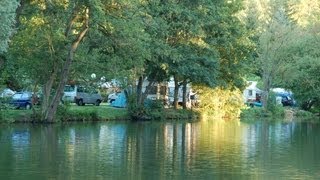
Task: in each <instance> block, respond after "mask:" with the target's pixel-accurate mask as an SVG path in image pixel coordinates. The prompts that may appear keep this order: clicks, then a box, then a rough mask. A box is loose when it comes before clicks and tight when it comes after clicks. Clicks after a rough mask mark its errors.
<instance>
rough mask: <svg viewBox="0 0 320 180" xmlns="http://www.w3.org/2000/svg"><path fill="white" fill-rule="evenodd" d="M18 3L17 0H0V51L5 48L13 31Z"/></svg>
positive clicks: (3, 50)
mask: <svg viewBox="0 0 320 180" xmlns="http://www.w3.org/2000/svg"><path fill="white" fill-rule="evenodd" d="M18 5H19V3H18V1H17V0H1V1H0V22H1V23H0V53H2V52H5V51H6V50H7V48H8V42H9V39H10V37H11V36H12V34H13V33H14V23H15V18H16V9H17V8H18Z"/></svg>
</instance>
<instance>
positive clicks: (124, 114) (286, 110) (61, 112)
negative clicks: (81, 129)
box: [0, 104, 319, 124]
mask: <svg viewBox="0 0 320 180" xmlns="http://www.w3.org/2000/svg"><path fill="white" fill-rule="evenodd" d="M37 111H38V109H37V108H35V109H32V110H19V109H1V111H0V124H3V123H34V124H37V123H39V124H41V123H46V122H43V121H39V117H38V115H37ZM200 117H201V115H200V113H199V112H198V111H197V110H192V109H191V110H184V109H177V110H175V109H171V108H160V109H150V111H149V113H148V115H147V116H141V117H137V118H136V119H135V118H132V116H130V115H129V112H128V109H127V108H114V107H111V106H109V105H107V104H102V105H101V106H99V107H96V106H90V105H87V106H84V107H83V106H76V105H67V106H60V107H59V109H58V116H57V122H60V123H63V122H104V121H155V120H158V121H159V120H187V121H190V120H192V121H194V120H199V119H200ZM316 117H319V114H315V113H311V112H308V111H303V110H300V109H299V108H292V107H277V108H276V109H274V111H273V112H271V111H269V112H265V111H264V109H263V108H257V107H255V108H246V109H243V110H242V113H241V115H240V120H241V121H255V120H257V119H259V118H270V119H284V120H292V119H295V118H299V119H302V120H309V119H310V120H311V119H314V118H316Z"/></svg>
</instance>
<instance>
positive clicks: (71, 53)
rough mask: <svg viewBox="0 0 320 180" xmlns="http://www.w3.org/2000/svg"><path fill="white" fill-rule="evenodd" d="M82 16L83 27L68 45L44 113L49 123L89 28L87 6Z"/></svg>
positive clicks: (53, 116) (51, 120) (52, 118)
mask: <svg viewBox="0 0 320 180" xmlns="http://www.w3.org/2000/svg"><path fill="white" fill-rule="evenodd" d="M84 17H85V18H84V23H83V29H82V30H81V32H80V33H79V34H78V36H77V38H76V39H75V40H74V41H73V42H72V44H71V46H70V49H69V52H68V57H67V59H66V61H65V63H64V65H63V69H62V72H61V76H60V82H59V84H58V88H57V90H56V93H55V95H54V97H53V99H52V101H51V103H50V106H49V107H48V111H47V112H46V115H45V120H46V121H47V122H49V123H52V122H54V119H55V116H56V112H57V108H58V105H59V103H60V101H61V98H62V96H63V93H64V86H65V85H66V83H67V80H68V76H69V71H70V68H71V64H72V61H73V58H74V54H75V51H76V50H77V48H78V46H79V44H80V42H81V41H82V39H83V38H84V36H85V35H86V33H87V31H88V29H89V23H88V21H89V9H88V8H87V9H86V11H85V16H84ZM74 19H75V18H72V19H71V21H74ZM72 25H73V23H69V27H67V29H70V26H72ZM66 36H68V34H66Z"/></svg>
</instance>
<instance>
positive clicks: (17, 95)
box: [12, 93, 22, 99]
mask: <svg viewBox="0 0 320 180" xmlns="http://www.w3.org/2000/svg"><path fill="white" fill-rule="evenodd" d="M21 95H22V93H16V94H14V95H13V96H12V99H20V98H21Z"/></svg>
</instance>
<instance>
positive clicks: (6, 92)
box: [0, 88, 15, 98]
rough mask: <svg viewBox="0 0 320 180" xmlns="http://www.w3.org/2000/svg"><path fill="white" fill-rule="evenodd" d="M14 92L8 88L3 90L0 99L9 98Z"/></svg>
mask: <svg viewBox="0 0 320 180" xmlns="http://www.w3.org/2000/svg"><path fill="white" fill-rule="evenodd" d="M14 93H15V92H14V91H13V90H11V89H9V88H5V89H4V90H3V91H2V92H1V94H0V97H1V98H5V97H11V96H12V95H14Z"/></svg>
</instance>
